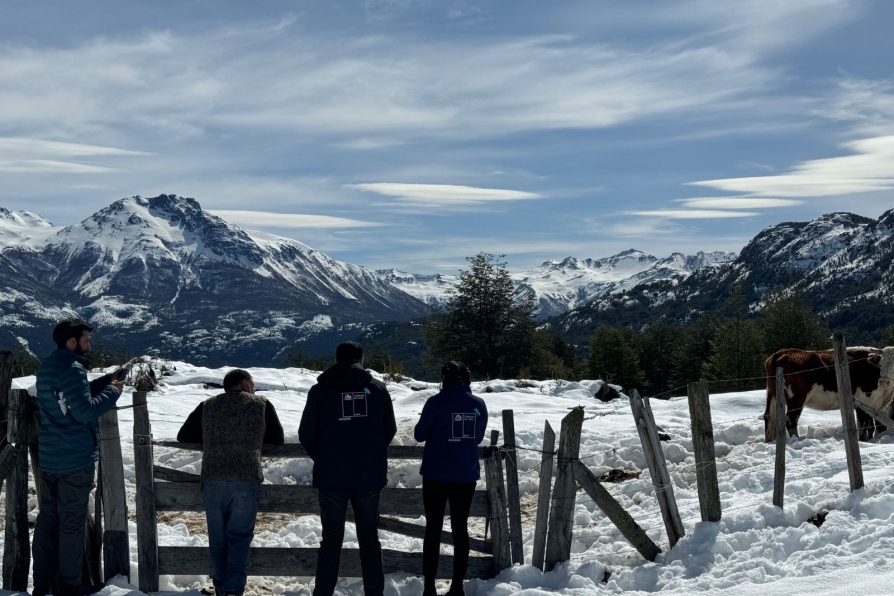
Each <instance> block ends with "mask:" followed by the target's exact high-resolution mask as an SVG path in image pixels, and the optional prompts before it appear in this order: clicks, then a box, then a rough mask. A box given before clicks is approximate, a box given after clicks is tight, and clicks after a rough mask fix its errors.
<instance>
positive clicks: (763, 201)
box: [677, 197, 804, 209]
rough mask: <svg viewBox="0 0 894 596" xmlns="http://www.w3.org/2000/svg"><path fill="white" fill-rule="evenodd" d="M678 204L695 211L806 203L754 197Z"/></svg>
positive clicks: (708, 198) (791, 205)
mask: <svg viewBox="0 0 894 596" xmlns="http://www.w3.org/2000/svg"><path fill="white" fill-rule="evenodd" d="M677 202H678V203H683V205H685V206H686V207H693V208H695V209H767V208H773V207H794V206H795V205H800V204H802V203H803V202H804V201H795V200H793V199H769V198H753V197H700V198H696V199H677Z"/></svg>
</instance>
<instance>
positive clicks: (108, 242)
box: [0, 195, 894, 366]
mask: <svg viewBox="0 0 894 596" xmlns="http://www.w3.org/2000/svg"><path fill="white" fill-rule="evenodd" d="M892 245H894V210H890V211H888V212H886V213H884V214H883V215H882V216H881V217H880V218H879V219H877V220H876V219H871V218H867V217H863V216H859V215H854V214H850V213H834V214H829V215H825V216H823V217H820V218H817V219H815V220H813V221H810V222H788V223H782V224H779V225H776V226H772V227H770V228H767V229H765V230H763V231H762V232H760V233H759V234H758V235H757V236H756V237H755V238H754V239H753V240H752V241H751V242H749V243H748V245H746V246H745V248H744V249H743V250H742V252H741V253H740V254H739V255H735V254H733V253H726V252H699V253H697V254H696V255H691V256H687V255H683V254H680V253H673V254H672V255H670V256H668V257H664V258H659V257H655V256H652V255H648V254H645V253H643V252H640V251H638V250H632V249H631V250H627V251H624V252H622V253H619V254H617V255H613V256H611V257H606V258H598V259H594V258H576V257H568V258H565V259H563V260H556V261H546V262H544V263H542V264H541V265H540V266H538V267H536V268H535V269H533V270H531V271H528V272H517V273H513V274H512V278H513V280H514V281H515V283H516V290H517V292H518V293H519V294H520V295H521V294H525V295H529V296H531V297H533V298H534V300H535V303H536V305H537V316H538V318H540V319H541V320H542V321H543V322H545V323H546V324H547V325H549V326H551V327H553V328H554V329H557V330H559V331H560V332H561V333H563V334H564V335H566V337H568V338H569V339H571V340H572V341H575V343H578V342H579V341H583V340H585V338H586V336H587V335H589V333H592V330H593V329H594V328H595V326H597V325H598V324H599V323H602V322H610V323H614V324H630V325H636V326H640V327H642V326H644V325H648V324H649V323H651V322H655V321H669V322H683V321H686V320H689V319H691V318H693V317H694V316H697V314H698V313H699V312H702V311H710V310H713V309H716V308H717V307H718V305H720V304H722V303H723V301H724V300H726V298H727V297H728V296H729V294H730V292H731V291H732V289H733V288H736V287H739V288H742V291H743V295H744V297H745V299H746V302H747V303H748V305H749V308H750V309H751V310H755V311H756V310H759V309H760V308H761V306H762V303H763V300H764V299H765V297H766V294H767V292H769V291H782V292H797V293H799V294H801V295H803V296H805V299H806V300H807V301H808V303H809V304H810V306H812V307H813V308H814V309H815V311H816V312H818V313H819V314H821V315H822V316H823V317H824V318H826V319H827V321H828V322H829V324H830V325H838V326H839V327H842V326H843V327H845V328H848V329H853V330H858V331H859V332H860V333H864V334H867V333H870V332H872V331H875V330H877V329H879V328H881V327H883V326H885V325H890V324H892V323H894V311H892V309H891V308H890V307H891V304H892V285H891V281H890V280H891V279H892V277H891V276H892V273H894V271H892V267H894V265H892V258H894V246H892ZM457 279H458V277H457V276H452V275H443V274H412V273H406V272H401V271H398V270H394V269H389V270H380V271H373V270H370V269H367V268H364V267H360V266H357V265H352V264H349V263H345V262H341V261H338V260H335V259H332V258H331V257H329V256H327V255H325V254H323V253H321V252H320V251H317V250H314V249H313V248H310V247H308V246H306V245H304V244H302V243H300V242H298V241H296V240H292V239H288V238H282V237H279V236H273V235H270V234H265V233H261V232H256V231H248V230H244V229H242V228H240V227H239V226H236V225H235V224H233V223H230V222H227V221H225V220H223V219H221V218H219V217H216V216H214V215H212V214H210V213H208V212H206V211H204V210H203V209H202V207H201V206H200V205H199V203H198V202H197V201H196V200H195V199H190V198H183V197H179V196H176V195H160V196H157V197H152V198H143V197H139V196H135V197H129V198H125V199H121V200H118V201H115V202H114V203H112V204H111V205H109V206H108V207H105V208H104V209H101V210H100V211H98V212H96V213H95V214H93V215H91V216H90V217H88V218H87V219H85V220H83V221H82V222H80V223H78V224H75V225H71V226H66V227H54V226H53V225H52V224H51V223H50V222H48V221H47V220H45V219H44V218H42V217H40V216H39V215H36V214H33V213H29V212H25V211H9V210H7V209H2V208H0V347H2V346H8V345H11V344H14V343H19V344H22V345H24V346H26V347H27V348H28V349H31V350H32V351H34V352H35V353H37V354H41V353H43V352H45V351H46V350H48V349H50V348H51V346H50V343H49V339H48V335H49V329H51V328H52V325H53V324H54V323H55V322H56V321H57V320H58V319H59V318H62V317H66V316H74V315H78V316H81V317H84V318H87V319H89V320H91V321H93V322H94V323H95V324H96V325H97V327H98V328H99V329H100V330H101V333H100V334H98V337H101V338H103V340H104V341H106V342H108V343H110V344H118V345H122V346H126V347H127V349H128V351H130V352H133V353H156V354H159V355H162V356H167V357H171V358H178V359H188V360H190V361H193V362H197V363H203V364H208V365H221V364H223V363H227V362H231V363H237V362H238V363H240V364H245V365H246V366H248V365H259V364H270V363H276V362H277V361H280V360H281V359H282V358H283V356H284V355H285V354H287V353H288V351H289V350H290V349H293V348H294V347H295V346H303V348H302V349H303V350H304V351H306V352H308V353H318V354H323V353H329V352H331V347H332V346H331V345H330V344H332V343H333V342H335V341H337V339H339V338H346V337H357V338H363V339H366V340H370V339H372V340H375V339H376V338H377V337H378V338H383V337H389V336H390V337H392V338H394V337H397V338H400V339H399V341H400V342H402V343H404V344H409V345H410V346H416V348H414V349H419V348H418V346H419V344H420V342H419V341H418V340H420V339H421V333H420V329H421V325H419V323H418V322H414V321H418V320H421V319H422V318H424V317H425V316H427V315H428V313H429V312H431V310H432V309H436V308H439V307H441V306H443V304H444V303H445V300H446V299H447V298H448V297H449V293H450V290H451V288H452V287H453V286H454V284H455V283H456V281H457ZM889 313H890V314H889Z"/></svg>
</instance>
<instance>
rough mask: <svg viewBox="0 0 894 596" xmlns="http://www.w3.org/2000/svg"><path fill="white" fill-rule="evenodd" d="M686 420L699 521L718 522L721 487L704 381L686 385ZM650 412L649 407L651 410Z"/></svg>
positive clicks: (708, 400)
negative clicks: (691, 451) (687, 417)
mask: <svg viewBox="0 0 894 596" xmlns="http://www.w3.org/2000/svg"><path fill="white" fill-rule="evenodd" d="M687 393H688V395H689V419H690V421H691V422H692V450H693V451H694V452H695V477H696V479H697V481H698V504H699V508H700V509H701V514H702V521H709V522H717V521H720V488H719V487H718V486H717V459H716V458H715V455H714V425H713V423H712V422H711V401H710V399H709V395H708V384H707V383H706V382H705V381H699V382H698V383H689V385H688V386H687ZM650 409H651V408H650Z"/></svg>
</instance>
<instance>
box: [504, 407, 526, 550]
mask: <svg viewBox="0 0 894 596" xmlns="http://www.w3.org/2000/svg"><path fill="white" fill-rule="evenodd" d="M503 449H504V450H505V453H506V504H507V505H508V506H509V547H510V550H511V554H512V563H513V564H515V563H518V564H519V565H524V564H525V550H524V546H523V543H522V523H521V497H520V496H519V494H518V455H517V453H516V450H515V419H514V417H513V413H512V410H503Z"/></svg>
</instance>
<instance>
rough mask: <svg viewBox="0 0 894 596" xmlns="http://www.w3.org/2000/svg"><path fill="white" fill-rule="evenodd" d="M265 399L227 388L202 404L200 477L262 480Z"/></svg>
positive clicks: (203, 478)
mask: <svg viewBox="0 0 894 596" xmlns="http://www.w3.org/2000/svg"><path fill="white" fill-rule="evenodd" d="M266 404H267V400H265V399H264V398H263V397H260V396H258V395H252V394H250V393H245V392H243V391H229V392H227V393H222V394H220V395H216V396H214V397H211V398H209V399H207V400H205V404H204V406H203V407H202V439H203V440H202V481H203V482H204V481H205V480H210V479H212V478H227V479H238V480H256V481H257V482H263V481H264V474H263V472H262V470H261V446H262V445H263V443H264V431H265V430H266V423H265V422H264V410H265V407H266Z"/></svg>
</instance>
